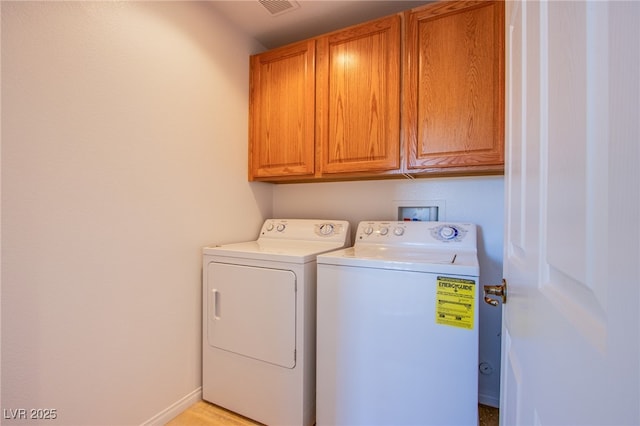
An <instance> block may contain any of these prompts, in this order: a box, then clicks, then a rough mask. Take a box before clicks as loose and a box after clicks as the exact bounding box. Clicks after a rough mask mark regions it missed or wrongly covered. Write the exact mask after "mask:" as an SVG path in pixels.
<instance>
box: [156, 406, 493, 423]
mask: <svg viewBox="0 0 640 426" xmlns="http://www.w3.org/2000/svg"><path fill="white" fill-rule="evenodd" d="M479 408H480V410H479V413H480V426H498V409H497V408H493V407H487V406H485V405H480V406H479ZM260 424H261V423H256V422H254V421H253V420H251V419H248V418H246V417H242V416H240V415H238V414H235V413H232V412H231V411H228V410H225V409H224V408H221V407H218V406H216V405H213V404H209V403H208V402H206V401H200V402H197V403H195V404H193V405H192V406H191V407H189V408H188V409H187V410H186V411H184V412H183V413H181V414H180V415H179V416H177V417H176V418H174V419H173V420H171V421H170V422H169V423H167V424H166V426H256V425H260Z"/></svg>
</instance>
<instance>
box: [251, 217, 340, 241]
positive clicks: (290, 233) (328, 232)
mask: <svg viewBox="0 0 640 426" xmlns="http://www.w3.org/2000/svg"><path fill="white" fill-rule="evenodd" d="M348 234H349V222H348V221H345V220H315V219H267V220H266V221H265V222H264V224H263V225H262V229H261V230H260V236H259V239H279V240H305V241H346V240H347V239H349V238H350V235H348Z"/></svg>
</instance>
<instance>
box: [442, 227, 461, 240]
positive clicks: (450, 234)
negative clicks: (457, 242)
mask: <svg viewBox="0 0 640 426" xmlns="http://www.w3.org/2000/svg"><path fill="white" fill-rule="evenodd" d="M457 235H458V230H457V229H456V228H454V227H453V226H443V227H442V228H440V236H441V237H442V238H444V239H445V240H453V239H454V238H455V237H456V236H457Z"/></svg>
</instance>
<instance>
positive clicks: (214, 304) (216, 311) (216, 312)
mask: <svg viewBox="0 0 640 426" xmlns="http://www.w3.org/2000/svg"><path fill="white" fill-rule="evenodd" d="M209 312H211V317H212V318H213V319H214V320H219V319H220V292H219V291H218V289H215V288H214V289H212V290H211V295H210V299H209Z"/></svg>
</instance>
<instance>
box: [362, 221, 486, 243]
mask: <svg viewBox="0 0 640 426" xmlns="http://www.w3.org/2000/svg"><path fill="white" fill-rule="evenodd" d="M358 243H374V244H422V245H426V244H428V245H431V244H433V245H441V244H456V245H463V246H466V245H469V246H471V247H475V246H476V226H475V225H474V224H471V223H449V222H386V221H364V222H360V224H359V225H358V229H357V232H356V244H358Z"/></svg>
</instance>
